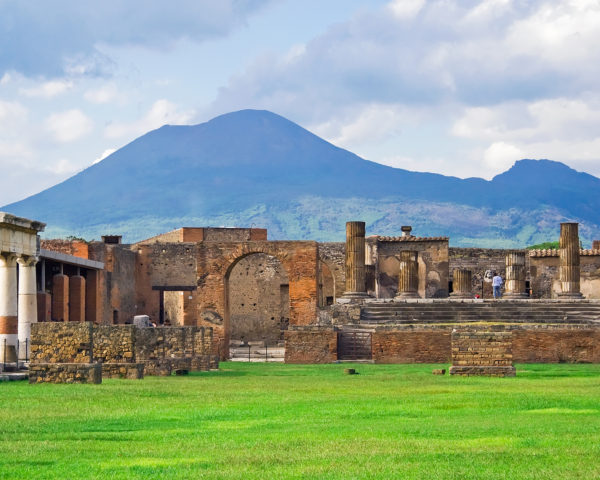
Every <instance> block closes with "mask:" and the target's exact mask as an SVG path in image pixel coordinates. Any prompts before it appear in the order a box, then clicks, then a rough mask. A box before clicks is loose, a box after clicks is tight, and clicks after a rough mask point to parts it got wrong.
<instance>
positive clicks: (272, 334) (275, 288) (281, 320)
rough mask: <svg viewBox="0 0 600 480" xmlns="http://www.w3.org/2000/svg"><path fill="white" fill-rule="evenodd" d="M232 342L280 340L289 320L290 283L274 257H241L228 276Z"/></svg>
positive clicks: (271, 342)
mask: <svg viewBox="0 0 600 480" xmlns="http://www.w3.org/2000/svg"><path fill="white" fill-rule="evenodd" d="M229 309H230V310H229V312H230V322H231V341H235V342H237V343H239V342H240V341H241V340H242V338H243V339H244V340H245V341H256V340H265V341H266V342H268V344H274V343H277V342H279V341H282V340H283V332H284V331H285V330H287V326H288V324H289V318H290V299H289V280H288V276H287V274H286V272H285V269H284V268H283V265H282V264H281V262H280V261H279V260H277V258H275V257H272V256H270V255H266V254H264V253H257V254H254V255H248V256H247V257H244V258H242V259H241V260H240V261H239V262H238V263H237V264H236V265H235V266H234V267H233V269H232V270H231V273H230V274H229Z"/></svg>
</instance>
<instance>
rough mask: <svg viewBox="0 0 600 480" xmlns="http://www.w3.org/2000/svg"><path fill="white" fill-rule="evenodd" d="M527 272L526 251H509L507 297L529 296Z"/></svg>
mask: <svg viewBox="0 0 600 480" xmlns="http://www.w3.org/2000/svg"><path fill="white" fill-rule="evenodd" d="M525 274H526V271H525V252H509V253H507V254H506V290H505V294H504V297H505V298H527V293H526V292H525Z"/></svg>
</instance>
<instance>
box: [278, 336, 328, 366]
mask: <svg viewBox="0 0 600 480" xmlns="http://www.w3.org/2000/svg"><path fill="white" fill-rule="evenodd" d="M336 360H337V332H336V331H335V330H333V328H319V327H301V328H299V329H291V330H288V331H287V332H285V363H331V362H335V361H336Z"/></svg>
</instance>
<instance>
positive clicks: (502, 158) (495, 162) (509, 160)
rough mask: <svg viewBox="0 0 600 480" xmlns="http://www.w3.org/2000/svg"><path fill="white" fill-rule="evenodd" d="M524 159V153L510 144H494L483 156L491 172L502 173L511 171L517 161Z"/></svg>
mask: <svg viewBox="0 0 600 480" xmlns="http://www.w3.org/2000/svg"><path fill="white" fill-rule="evenodd" d="M521 158H523V152H522V151H521V150H520V149H518V148H517V147H515V146H514V145H510V144H509V143H504V142H494V143H492V144H491V145H490V146H489V147H488V148H487V149H486V150H485V152H484V154H483V161H484V162H485V164H486V165H487V167H488V168H489V169H490V170H495V171H497V172H502V171H504V170H507V169H509V168H510V167H511V166H512V165H513V164H514V163H515V162H516V161H517V160H520V159H521Z"/></svg>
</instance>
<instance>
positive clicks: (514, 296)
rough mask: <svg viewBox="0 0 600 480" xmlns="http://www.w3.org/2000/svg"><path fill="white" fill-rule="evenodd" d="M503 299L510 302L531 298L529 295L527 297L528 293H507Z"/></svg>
mask: <svg viewBox="0 0 600 480" xmlns="http://www.w3.org/2000/svg"><path fill="white" fill-rule="evenodd" d="M502 298H508V299H509V300H511V299H514V300H519V299H521V300H523V299H526V298H529V295H527V294H526V293H505V294H504V295H502Z"/></svg>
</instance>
